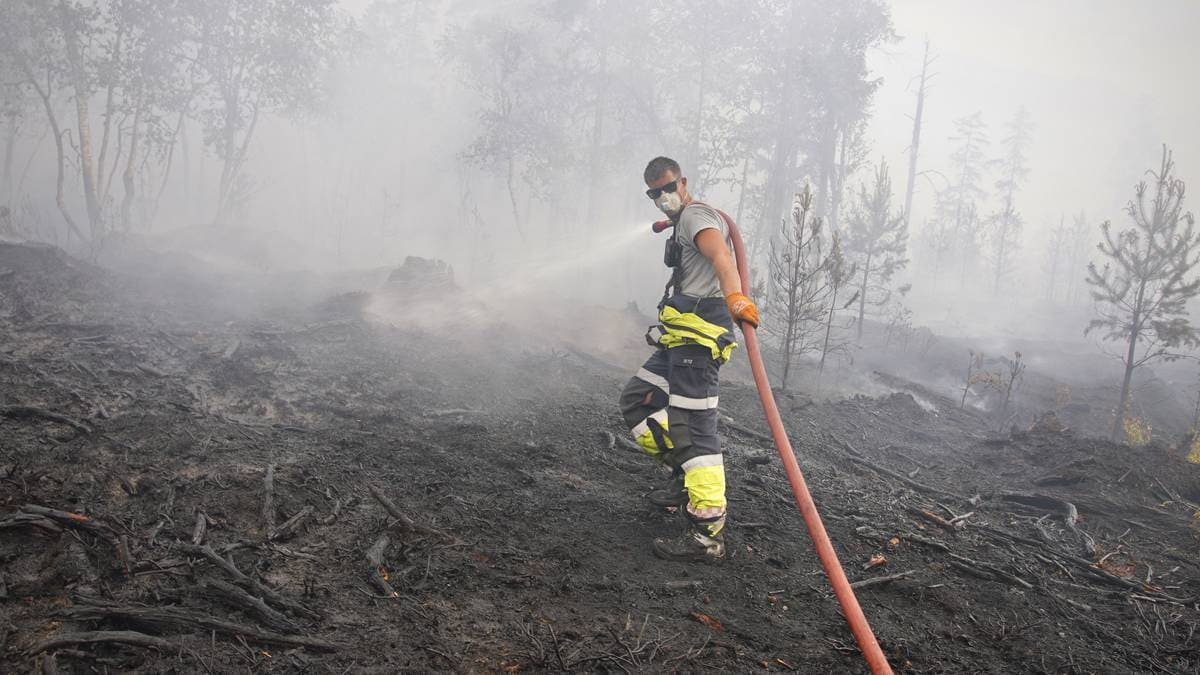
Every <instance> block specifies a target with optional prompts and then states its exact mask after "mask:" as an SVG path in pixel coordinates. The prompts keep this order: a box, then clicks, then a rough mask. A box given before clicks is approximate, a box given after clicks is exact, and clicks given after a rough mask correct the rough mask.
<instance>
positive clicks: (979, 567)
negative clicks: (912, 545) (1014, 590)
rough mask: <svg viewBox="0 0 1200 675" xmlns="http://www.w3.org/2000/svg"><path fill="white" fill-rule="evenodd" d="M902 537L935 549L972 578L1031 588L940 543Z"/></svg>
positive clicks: (1023, 581)
mask: <svg viewBox="0 0 1200 675" xmlns="http://www.w3.org/2000/svg"><path fill="white" fill-rule="evenodd" d="M902 536H903V538H905V539H908V540H909V541H914V542H916V543H918V544H921V545H922V546H928V547H929V548H933V549H937V550H939V551H941V552H943V553H945V554H946V556H947V557H949V558H950V561H949V562H950V565H951V566H953V567H956V568H958V569H960V570H962V571H964V572H966V573H968V574H971V575H973V576H977V577H980V578H982V579H992V580H997V581H1006V582H1009V583H1011V584H1015V585H1017V586H1020V587H1022V588H1026V589H1032V588H1033V584H1031V583H1029V582H1028V581H1025V580H1024V579H1022V578H1021V577H1018V576H1016V575H1015V574H1010V573H1009V572H1005V571H1004V570H1002V569H1000V568H999V567H996V566H995V565H992V564H990V563H985V562H980V561H978V560H972V559H970V558H968V557H966V556H961V555H958V554H957V553H954V552H953V551H951V550H950V547H949V546H946V545H945V544H943V543H941V542H937V541H933V540H932V539H926V538H925V537H922V536H919V535H916V534H905V535H902Z"/></svg>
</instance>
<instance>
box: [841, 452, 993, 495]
mask: <svg viewBox="0 0 1200 675" xmlns="http://www.w3.org/2000/svg"><path fill="white" fill-rule="evenodd" d="M845 457H846V458H847V459H849V460H850V461H851V462H854V463H855V464H861V465H862V466H865V467H867V468H868V469H871V470H872V471H874V472H876V473H881V474H883V475H885V476H890V477H891V478H895V479H896V480H898V481H900V482H901V483H904V484H905V485H907V486H909V487H911V488H913V489H915V490H917V491H919V492H924V493H926V494H931V495H942V496H943V497H951V498H953V499H957V500H958V501H960V502H967V503H970V502H971V500H970V499H968V498H967V497H964V496H962V495H960V494H957V493H954V492H950V491H948V490H942V489H940V488H935V487H932V486H929V485H925V484H924V483H918V482H917V481H915V480H913V479H911V478H909V477H908V476H905V475H902V474H899V473H896V472H895V471H892V470H891V469H888V468H885V467H882V466H879V465H878V464H876V463H875V462H872V461H871V460H869V459H867V458H866V457H862V456H856V455H854V454H851V453H850V452H847V453H846V454H845Z"/></svg>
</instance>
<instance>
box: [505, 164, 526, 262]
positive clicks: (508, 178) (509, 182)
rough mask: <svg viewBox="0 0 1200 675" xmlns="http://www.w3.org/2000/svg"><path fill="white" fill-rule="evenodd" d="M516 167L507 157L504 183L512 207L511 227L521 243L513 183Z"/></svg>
mask: <svg viewBox="0 0 1200 675" xmlns="http://www.w3.org/2000/svg"><path fill="white" fill-rule="evenodd" d="M515 173H516V166H515V161H514V160H513V158H512V155H509V157H508V170H507V171H506V172H505V174H504V182H505V185H506V186H507V188H508V202H509V204H510V205H512V215H513V226H514V227H516V228H517V234H519V235H520V236H521V241H522V242H524V241H525V231H524V230H523V229H522V228H521V211H520V210H519V209H518V208H517V186H516V181H515V176H514V175H515Z"/></svg>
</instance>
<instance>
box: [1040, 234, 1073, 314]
mask: <svg viewBox="0 0 1200 675" xmlns="http://www.w3.org/2000/svg"><path fill="white" fill-rule="evenodd" d="M1069 241H1070V233H1069V232H1068V230H1067V217H1066V215H1063V216H1062V217H1060V218H1059V221H1058V225H1057V226H1055V227H1053V228H1051V229H1050V240H1049V241H1048V242H1047V246H1046V260H1045V264H1044V265H1043V268H1042V269H1043V270H1044V271H1045V272H1046V299H1047V300H1049V301H1050V302H1054V296H1055V295H1056V292H1057V291H1058V274H1059V272H1060V270H1061V268H1062V267H1064V266H1065V265H1066V262H1067V255H1068V253H1069V251H1068V250H1067V248H1068V246H1069Z"/></svg>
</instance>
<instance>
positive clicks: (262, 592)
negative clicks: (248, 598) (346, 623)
mask: <svg viewBox="0 0 1200 675" xmlns="http://www.w3.org/2000/svg"><path fill="white" fill-rule="evenodd" d="M179 548H180V549H182V550H184V551H186V552H187V553H190V554H191V555H195V556H200V557H202V558H206V559H207V560H208V561H209V562H211V563H212V564H214V565H216V566H217V567H219V568H220V569H221V570H223V571H224V572H225V573H226V574H228V575H229V576H230V577H232V578H233V580H234V581H235V582H236V583H237V584H238V585H239V586H241V587H242V588H245V589H246V590H248V591H250V592H251V593H254V594H255V595H259V596H261V597H263V598H264V599H266V600H268V601H270V602H271V603H272V604H274V605H276V606H278V607H283V608H284V609H287V610H289V611H291V612H294V613H296V614H298V615H300V616H303V617H305V618H308V619H312V620H314V621H316V620H319V619H320V618H321V615H320V614H318V613H317V612H315V611H313V610H311V609H309V608H308V607H305V606H304V605H302V604H300V603H299V602H296V601H295V600H291V599H289V598H285V597H284V596H282V595H280V594H279V593H278V592H276V591H274V590H272V589H270V588H267V587H266V586H264V585H263V584H262V582H260V581H258V580H257V579H251V578H250V577H248V576H246V575H245V574H243V573H242V571H241V570H239V569H238V568H237V566H236V565H234V564H233V563H232V562H230V561H229V560H226V559H225V558H222V557H221V556H220V555H218V554H217V552H216V551H214V550H213V549H212V547H211V546H207V545H206V546H190V545H188V544H180V545H179Z"/></svg>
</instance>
